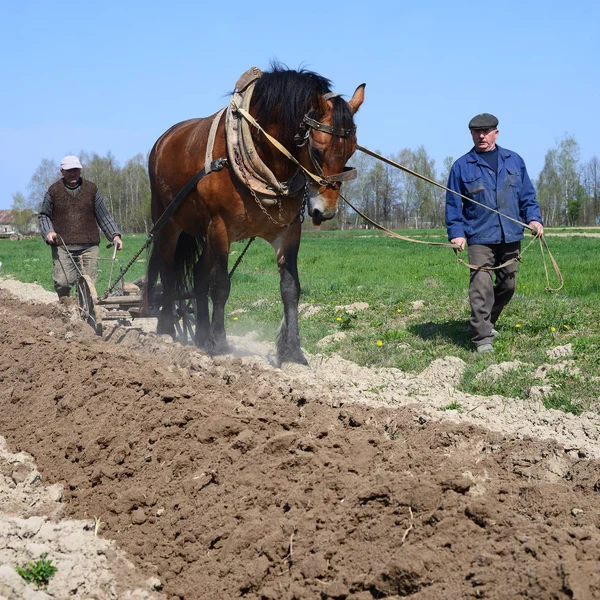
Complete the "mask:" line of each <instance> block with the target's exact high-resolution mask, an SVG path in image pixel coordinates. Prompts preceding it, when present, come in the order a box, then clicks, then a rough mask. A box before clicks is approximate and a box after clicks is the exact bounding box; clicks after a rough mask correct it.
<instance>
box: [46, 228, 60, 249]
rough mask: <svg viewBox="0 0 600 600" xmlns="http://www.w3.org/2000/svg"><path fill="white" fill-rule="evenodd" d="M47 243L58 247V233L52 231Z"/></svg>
mask: <svg viewBox="0 0 600 600" xmlns="http://www.w3.org/2000/svg"><path fill="white" fill-rule="evenodd" d="M46 241H47V242H48V243H49V244H50V245H51V246H58V234H57V233H56V231H50V232H49V233H48V235H47V236H46Z"/></svg>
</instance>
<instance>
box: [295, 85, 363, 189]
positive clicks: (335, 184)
mask: <svg viewBox="0 0 600 600" xmlns="http://www.w3.org/2000/svg"><path fill="white" fill-rule="evenodd" d="M336 96H338V94H336V93H335V92H329V93H328V94H324V95H323V98H325V100H330V99H331V98H335V97H336ZM314 113H315V110H314V109H312V110H311V111H310V112H308V113H306V114H305V115H304V118H303V119H302V123H300V128H299V131H298V133H297V134H296V136H295V138H294V139H295V140H296V145H297V146H298V147H299V148H301V147H302V146H304V145H305V144H306V143H308V146H309V151H308V153H309V155H310V160H311V162H312V164H313V166H314V167H315V169H316V170H317V173H318V174H319V175H320V177H321V181H320V184H321V185H322V186H324V187H327V188H334V189H337V190H339V189H340V186H341V185H342V183H343V182H344V181H351V180H352V179H356V177H357V173H356V169H355V168H354V167H344V169H343V171H342V172H341V173H338V174H336V175H329V176H325V174H324V173H323V169H322V168H321V165H320V164H319V161H317V159H316V158H315V156H314V154H313V152H312V144H311V143H310V130H311V129H316V130H317V131H322V132H323V133H328V134H329V135H336V136H338V137H343V138H347V137H352V136H353V135H355V134H356V125H354V127H351V128H348V129H345V128H339V129H335V128H334V127H332V126H331V125H325V123H321V122H320V121H317V120H316V119H313V118H312V117H311V116H310V115H312V114H314Z"/></svg>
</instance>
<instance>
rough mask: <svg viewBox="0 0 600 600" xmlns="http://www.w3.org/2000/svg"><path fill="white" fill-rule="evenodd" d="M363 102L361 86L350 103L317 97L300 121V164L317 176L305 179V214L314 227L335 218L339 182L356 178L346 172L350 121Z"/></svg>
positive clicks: (352, 143) (352, 138)
mask: <svg viewBox="0 0 600 600" xmlns="http://www.w3.org/2000/svg"><path fill="white" fill-rule="evenodd" d="M364 98H365V84H364V83H363V84H362V85H359V86H358V87H357V88H356V90H355V92H354V95H353V96H352V98H351V99H350V101H349V102H346V101H345V100H343V99H342V98H341V97H340V96H337V95H336V94H332V93H328V94H325V95H321V94H316V95H315V98H314V101H313V108H312V110H311V111H310V112H309V113H307V114H306V115H305V117H304V119H303V121H302V126H301V132H300V134H299V136H298V140H299V145H301V146H303V147H304V148H306V152H305V153H304V156H303V157H302V158H303V163H305V164H304V166H305V168H306V169H308V170H309V171H310V172H311V173H313V174H314V175H316V176H317V177H316V178H309V179H308V199H307V208H308V214H309V215H310V216H311V217H312V221H313V223H314V224H315V225H320V224H321V223H322V222H323V221H327V220H328V219H332V218H333V217H334V216H335V214H336V212H337V206H338V199H339V193H340V186H341V184H342V182H343V181H347V180H349V179H354V177H356V171H355V170H354V169H348V168H346V163H347V162H348V160H349V159H350V157H351V156H352V155H353V154H354V152H355V150H356V125H355V124H354V118H353V117H354V114H355V113H356V111H357V110H358V109H359V108H360V105H361V104H362V103H363V101H364ZM316 179H318V180H319V181H316Z"/></svg>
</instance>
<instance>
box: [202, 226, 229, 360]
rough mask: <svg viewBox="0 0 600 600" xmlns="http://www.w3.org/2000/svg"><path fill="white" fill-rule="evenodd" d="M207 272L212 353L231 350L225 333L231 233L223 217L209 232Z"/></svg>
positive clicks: (210, 348)
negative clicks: (210, 305) (210, 310)
mask: <svg viewBox="0 0 600 600" xmlns="http://www.w3.org/2000/svg"><path fill="white" fill-rule="evenodd" d="M207 251H208V259H207V271H206V272H207V273H208V274H209V295H210V299H211V300H212V309H213V313H212V322H211V325H210V331H209V334H208V351H209V353H210V354H225V353H227V352H229V345H228V344H227V336H226V334H225V304H226V303H227V300H228V298H229V291H230V289H231V283H230V280H229V272H228V269H227V265H228V259H229V235H228V232H227V228H226V226H225V224H224V223H223V221H222V220H221V219H214V220H213V221H212V222H211V224H210V226H209V228H208V234H207Z"/></svg>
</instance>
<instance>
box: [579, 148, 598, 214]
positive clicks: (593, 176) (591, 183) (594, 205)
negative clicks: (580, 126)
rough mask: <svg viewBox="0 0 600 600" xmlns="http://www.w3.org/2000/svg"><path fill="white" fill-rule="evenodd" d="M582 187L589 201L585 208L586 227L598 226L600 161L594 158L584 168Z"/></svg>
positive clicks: (582, 171)
mask: <svg viewBox="0 0 600 600" xmlns="http://www.w3.org/2000/svg"><path fill="white" fill-rule="evenodd" d="M581 173H582V185H583V187H584V188H585V191H586V194H587V197H588V199H589V201H588V202H587V203H586V205H585V207H584V222H585V224H586V225H598V224H599V222H600V160H599V159H598V157H597V156H593V157H592V158H591V159H590V160H589V161H588V162H587V163H586V164H585V165H584V166H583V168H582V170H581Z"/></svg>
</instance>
